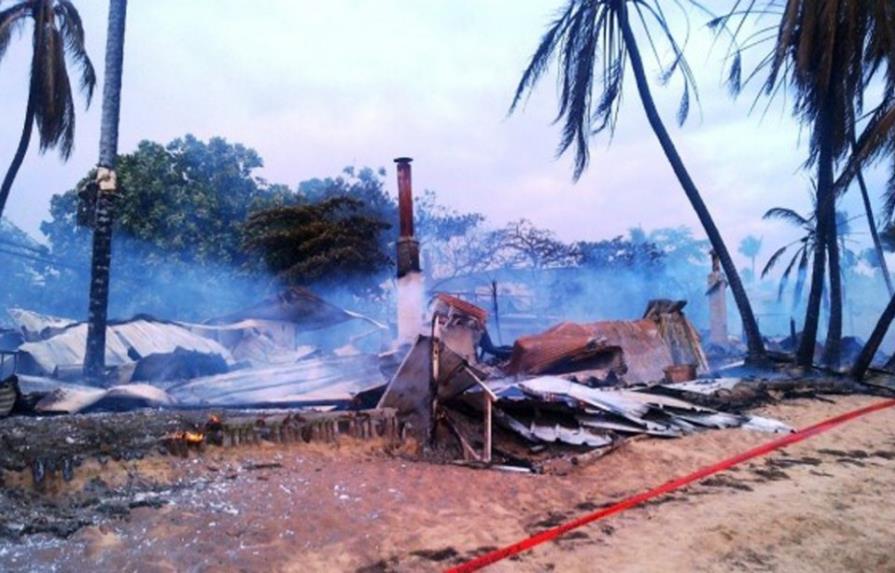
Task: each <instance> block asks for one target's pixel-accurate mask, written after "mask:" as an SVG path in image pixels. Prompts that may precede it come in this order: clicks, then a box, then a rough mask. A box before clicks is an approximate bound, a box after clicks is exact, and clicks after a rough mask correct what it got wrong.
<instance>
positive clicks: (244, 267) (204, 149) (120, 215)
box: [41, 135, 297, 318]
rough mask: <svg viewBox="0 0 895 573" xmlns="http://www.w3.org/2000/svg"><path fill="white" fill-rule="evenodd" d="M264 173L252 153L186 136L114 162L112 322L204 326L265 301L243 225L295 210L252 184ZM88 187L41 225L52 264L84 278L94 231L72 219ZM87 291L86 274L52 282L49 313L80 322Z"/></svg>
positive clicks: (277, 189)
mask: <svg viewBox="0 0 895 573" xmlns="http://www.w3.org/2000/svg"><path fill="white" fill-rule="evenodd" d="M262 165H263V163H262V161H261V158H260V157H259V156H258V154H257V153H256V152H255V151H254V150H252V149H250V148H246V147H244V146H242V145H239V144H231V143H229V142H227V141H226V140H225V139H222V138H212V139H210V140H209V141H207V142H204V141H201V140H198V139H196V138H195V137H193V136H190V135H187V136H185V137H183V138H178V139H176V140H174V141H172V142H171V143H169V144H167V145H161V144H159V143H154V142H149V141H144V142H141V143H140V144H139V145H138V147H137V150H136V151H134V152H133V153H129V154H126V155H121V156H119V160H118V166H117V171H118V180H119V183H120V187H121V190H120V192H119V194H118V197H117V198H116V200H115V206H114V211H115V216H114V226H115V227H114V235H113V237H114V238H113V246H112V251H113V262H112V287H111V288H112V292H111V295H110V300H111V302H110V308H111V311H110V312H111V314H112V315H114V316H119V317H121V316H128V315H131V314H134V313H137V312H149V313H156V314H159V315H162V316H174V315H176V316H178V317H181V318H201V317H203V316H206V317H207V316H209V313H214V312H218V311H220V308H221V307H228V306H237V305H239V304H245V303H247V302H249V301H250V300H251V297H258V296H261V294H263V287H262V286H259V284H258V283H262V284H263V282H264V281H262V280H261V279H260V278H259V276H258V275H259V271H260V270H261V265H259V264H258V261H257V257H251V256H249V255H248V254H247V253H246V252H245V250H244V249H243V245H242V243H243V233H242V225H243V224H244V223H245V221H246V220H247V219H248V216H249V214H250V213H252V212H254V211H257V210H259V209H263V208H268V207H273V206H276V205H285V204H288V203H290V202H295V201H297V197H296V196H295V194H294V193H292V192H290V191H289V189H288V188H287V187H286V186H283V185H270V184H268V183H266V182H265V181H264V180H263V179H261V178H259V177H257V176H255V175H254V171H255V170H256V169H258V168H259V167H261V166H262ZM93 179H94V173H93V172H91V173H88V174H87V175H86V176H85V177H84V178H83V179H82V180H81V182H80V183H79V184H78V186H77V188H76V189H72V190H70V191H67V192H65V193H62V194H59V195H55V196H54V197H53V198H52V199H51V202H50V220H48V221H45V222H44V223H43V224H42V225H41V230H42V232H43V233H44V234H45V235H46V236H47V238H48V240H49V243H50V245H51V249H52V253H53V254H54V256H56V257H57V258H60V259H63V260H65V261H67V262H69V263H71V264H72V265H74V266H75V267H76V268H83V269H85V271H86V269H88V268H89V261H90V231H89V229H87V228H85V227H83V226H80V225H78V219H79V217H78V214H79V212H80V213H81V214H82V215H83V214H84V213H85V212H89V210H90V205H88V204H86V203H88V202H89V198H88V197H87V194H86V189H87V184H88V183H89V182H91V181H93ZM87 283H88V277H87V276H86V273H85V272H77V271H74V270H72V269H70V268H65V269H62V270H60V271H59V272H58V273H56V274H54V275H53V276H52V277H50V286H51V287H54V292H55V293H56V297H55V301H56V303H55V307H54V310H55V312H58V313H61V314H66V315H69V316H75V317H80V316H82V314H83V312H84V303H83V294H84V293H86V288H87ZM236 284H238V285H239V288H236V286H235V285H236ZM66 285H67V286H66ZM172 285H175V286H172Z"/></svg>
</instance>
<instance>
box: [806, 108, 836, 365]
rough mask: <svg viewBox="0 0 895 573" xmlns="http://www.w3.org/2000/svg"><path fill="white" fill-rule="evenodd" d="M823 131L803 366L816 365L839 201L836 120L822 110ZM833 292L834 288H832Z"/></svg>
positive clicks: (821, 122)
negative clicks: (831, 227) (831, 226)
mask: <svg viewBox="0 0 895 573" xmlns="http://www.w3.org/2000/svg"><path fill="white" fill-rule="evenodd" d="M818 123H819V125H818V126H817V129H819V130H820V134H819V135H820V143H819V147H820V150H819V154H818V159H817V201H816V205H815V207H814V210H815V214H814V217H815V221H816V224H815V226H814V233H815V247H814V263H813V265H812V268H811V289H810V290H809V292H808V305H807V307H806V308H805V323H804V326H803V327H802V338H801V340H800V341H799V349H798V351H797V353H796V360H797V362H798V363H799V364H800V365H801V366H805V367H810V366H811V365H812V364H814V348H815V346H816V344H817V326H818V323H819V321H820V304H821V298H822V297H823V290H824V280H825V278H826V259H827V249H826V247H825V244H826V240H827V223H828V221H829V219H828V217H827V213H826V211H827V209H826V207H825V206H826V205H827V204H830V205H832V206H833V212H834V215H833V217H834V218H835V210H836V207H835V204H836V203H835V200H834V199H835V198H834V196H833V149H832V144H831V141H830V128H831V124H832V118H831V117H830V113H829V112H828V111H821V113H820V118H819V119H818ZM831 290H832V289H831Z"/></svg>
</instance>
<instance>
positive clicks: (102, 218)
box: [84, 0, 127, 380]
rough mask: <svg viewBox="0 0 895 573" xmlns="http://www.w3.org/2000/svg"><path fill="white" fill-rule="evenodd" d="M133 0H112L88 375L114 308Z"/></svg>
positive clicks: (101, 367) (102, 352)
mask: <svg viewBox="0 0 895 573" xmlns="http://www.w3.org/2000/svg"><path fill="white" fill-rule="evenodd" d="M126 16H127V0H109V28H108V36H107V38H106V70H105V78H104V84H103V115H102V124H101V128H100V139H99V163H98V164H97V168H96V214H95V221H94V227H93V258H92V261H91V265H90V301H89V306H88V312H87V350H86V356H85V358H84V376H85V377H87V378H89V379H94V380H96V379H99V378H101V377H102V376H103V374H104V371H105V366H106V318H107V313H108V309H109V265H110V264H111V261H112V212H111V211H112V201H113V196H114V194H115V192H116V191H117V189H118V182H117V180H116V175H115V162H116V160H117V158H118V119H119V116H120V111H121V71H122V67H123V66H124V24H125V18H126Z"/></svg>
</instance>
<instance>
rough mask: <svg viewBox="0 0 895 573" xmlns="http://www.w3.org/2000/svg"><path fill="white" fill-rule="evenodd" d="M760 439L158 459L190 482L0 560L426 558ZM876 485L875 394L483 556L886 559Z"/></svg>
mask: <svg viewBox="0 0 895 573" xmlns="http://www.w3.org/2000/svg"><path fill="white" fill-rule="evenodd" d="M875 400H878V398H866V397H857V396H853V397H845V398H838V399H836V402H835V403H827V402H822V401H817V400H813V401H807V400H800V401H793V402H787V403H783V404H779V405H776V406H772V407H769V408H765V409H763V410H762V411H761V413H762V414H764V415H769V416H774V417H777V418H779V419H782V420H784V421H786V422H788V423H790V424H792V425H794V426H797V427H802V426H805V425H808V424H810V423H814V422H817V421H820V420H822V419H825V418H828V417H830V416H833V415H836V414H839V413H842V412H845V411H848V410H852V409H855V408H858V407H861V406H863V405H867V404H869V403H871V402H873V401H875ZM771 437H772V436H769V435H768V434H761V433H757V432H750V431H747V430H725V431H712V432H705V433H701V434H697V435H693V436H688V437H686V438H682V439H676V440H658V439H654V440H643V441H637V442H634V443H631V444H629V445H627V446H625V447H624V448H623V449H621V450H619V451H617V452H615V453H613V454H611V455H609V456H607V457H605V458H603V459H601V460H599V461H598V462H597V463H595V464H594V465H592V466H589V467H587V468H583V469H581V470H578V471H576V472H574V473H572V474H570V475H567V476H530V475H518V474H508V473H500V472H495V471H477V470H470V469H466V468H460V467H455V466H434V465H429V464H423V463H413V462H409V461H402V460H398V459H391V458H384V457H382V456H381V455H377V454H374V453H370V452H363V451H359V450H358V449H357V448H346V449H343V450H341V451H332V450H325V449H319V448H309V447H296V446H293V447H290V448H288V449H283V448H282V447H280V448H262V449H256V450H255V451H252V452H250V453H248V452H242V453H231V452H228V453H226V454H215V455H210V456H206V457H204V458H203V459H201V460H189V461H183V460H174V459H171V460H170V461H167V462H166V463H167V464H169V465H170V467H166V468H165V472H164V474H165V476H167V479H170V476H172V475H177V476H180V477H179V478H178V479H180V480H181V481H182V482H187V483H195V484H197V485H196V486H195V487H189V488H184V489H181V490H176V491H174V492H172V494H171V495H170V499H171V500H172V502H173V503H170V504H168V505H165V506H164V507H162V508H160V509H154V508H149V507H145V508H138V509H135V510H134V511H133V512H132V513H131V514H130V516H129V517H126V518H123V519H121V520H116V521H111V522H108V523H107V524H105V525H102V526H100V527H90V528H85V529H83V530H81V531H79V532H77V533H76V534H74V535H73V536H72V537H70V538H69V539H67V540H58V539H52V538H47V537H42V536H31V537H28V538H26V541H25V542H24V543H11V542H3V543H0V570H3V571H7V570H8V571H24V570H28V571H35V570H37V571H40V570H58V571H84V570H97V571H106V570H118V571H205V570H216V571H220V570H225V571H229V570H266V571H269V570H274V571H318V570H319V571H340V570H346V571H358V570H362V571H367V572H372V571H391V570H398V571H420V570H438V569H441V568H443V567H445V566H448V565H450V564H453V563H457V562H459V560H460V559H462V558H468V557H471V556H473V555H476V554H478V553H481V552H484V551H486V550H488V549H489V548H493V547H495V546H500V545H504V544H507V543H511V542H513V541H516V540H518V539H520V538H521V537H523V536H526V535H529V534H531V533H533V532H536V531H538V530H541V529H543V528H545V527H549V526H551V525H556V524H558V523H560V522H562V521H565V520H567V519H569V518H573V517H576V516H578V515H582V514H584V513H586V512H588V511H590V510H593V509H594V508H595V507H597V506H599V505H601V504H604V503H608V502H611V501H613V500H617V499H620V498H622V497H625V496H627V495H630V494H632V493H636V492H638V491H640V490H642V489H645V488H647V487H650V486H654V485H657V484H659V483H662V482H664V481H666V480H668V479H670V478H673V477H677V476H679V475H681V474H683V473H686V472H688V471H691V470H694V469H696V468H698V467H701V466H703V465H706V464H708V463H711V462H714V461H716V460H718V459H720V458H722V457H725V456H727V455H731V454H734V453H737V452H740V451H742V450H744V449H746V448H748V447H750V446H754V445H757V444H759V443H762V442H765V441H768V440H769V439H771ZM155 464H156V465H157V464H158V462H155ZM131 471H137V470H131ZM893 491H895V410H887V411H884V412H880V413H876V414H872V415H870V416H868V417H866V418H862V419H858V420H855V421H853V422H850V423H849V424H847V425H845V426H842V427H840V428H837V429H835V430H833V431H831V432H829V433H827V434H823V435H821V436H818V437H815V438H812V439H811V440H809V441H807V442H803V443H801V444H798V445H795V446H792V447H791V448H789V449H788V450H786V451H785V452H782V453H780V454H775V455H773V456H771V457H769V458H765V459H761V460H758V461H756V462H754V463H752V464H749V465H746V466H742V467H741V468H739V469H737V470H734V471H730V472H726V473H724V474H721V475H720V476H717V477H715V478H710V479H709V480H707V481H705V482H703V483H702V484H699V485H696V486H693V487H690V488H688V489H686V490H682V491H681V492H678V493H676V494H673V495H671V496H669V497H666V498H661V499H659V500H656V501H654V502H652V503H650V504H649V505H647V506H645V507H642V508H637V509H633V510H630V511H628V512H626V513H624V514H621V515H619V516H615V517H612V518H609V519H608V520H606V521H604V522H598V523H595V524H592V525H590V526H588V527H585V528H582V529H580V530H576V531H574V532H571V533H570V534H568V535H566V536H565V537H564V538H561V539H560V540H558V541H557V542H552V543H548V544H545V545H543V546H541V547H539V548H537V549H535V550H534V551H531V552H529V553H527V554H524V555H522V556H520V557H519V558H516V559H514V560H513V561H506V562H503V563H500V564H497V565H495V566H494V567H493V568H492V569H491V570H493V571H545V570H557V571H580V570H594V569H595V568H596V567H599V569H601V570H611V571H614V572H616V571H663V572H667V571H691V570H697V571H856V570H860V571H895V553H893V552H892V551H891V547H892V543H893V541H895V525H893V524H895V497H893V493H892V492H893Z"/></svg>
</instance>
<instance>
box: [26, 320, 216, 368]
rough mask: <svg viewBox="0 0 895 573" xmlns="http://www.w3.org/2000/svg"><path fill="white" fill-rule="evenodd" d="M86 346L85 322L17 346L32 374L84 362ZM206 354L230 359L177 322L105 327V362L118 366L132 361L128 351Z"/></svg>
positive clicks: (143, 355)
mask: <svg viewBox="0 0 895 573" xmlns="http://www.w3.org/2000/svg"><path fill="white" fill-rule="evenodd" d="M86 346H87V325H86V324H78V325H76V326H72V327H70V328H67V329H66V330H64V331H63V332H62V333H60V334H57V335H56V336H53V337H52V338H49V339H47V340H43V341H40V342H27V343H25V344H23V345H22V346H21V347H19V353H20V356H22V358H23V360H22V362H23V363H25V364H29V363H30V367H31V368H30V370H36V371H35V372H31V373H35V374H46V375H51V374H53V372H54V371H55V370H56V368H57V367H59V366H63V367H64V366H78V365H81V364H83V363H84V349H85V348H86ZM178 347H180V348H183V349H184V350H193V351H196V352H202V353H207V354H217V355H219V356H221V357H222V358H223V359H224V360H225V361H226V362H227V363H228V364H232V363H233V357H232V356H231V355H230V352H229V351H228V350H227V349H226V348H224V347H223V346H221V345H220V344H218V343H217V342H215V341H214V340H211V339H208V338H204V337H202V336H199V335H197V334H193V333H192V332H190V331H189V330H187V329H186V328H183V327H182V326H179V325H176V324H170V323H164V322H154V321H151V320H147V319H138V320H134V321H131V322H125V323H122V324H116V325H113V326H110V327H108V329H107V330H106V365H108V366H120V365H122V364H128V363H132V362H135V360H134V359H133V358H132V354H129V353H128V351H129V350H130V349H133V350H134V351H135V352H136V353H137V354H138V355H139V356H141V357H145V356H149V355H150V354H166V353H169V352H174V350H175V349H176V348H178Z"/></svg>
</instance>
